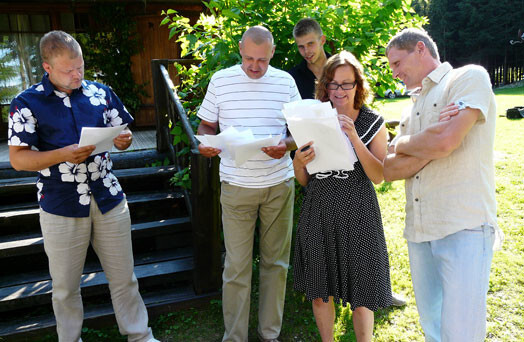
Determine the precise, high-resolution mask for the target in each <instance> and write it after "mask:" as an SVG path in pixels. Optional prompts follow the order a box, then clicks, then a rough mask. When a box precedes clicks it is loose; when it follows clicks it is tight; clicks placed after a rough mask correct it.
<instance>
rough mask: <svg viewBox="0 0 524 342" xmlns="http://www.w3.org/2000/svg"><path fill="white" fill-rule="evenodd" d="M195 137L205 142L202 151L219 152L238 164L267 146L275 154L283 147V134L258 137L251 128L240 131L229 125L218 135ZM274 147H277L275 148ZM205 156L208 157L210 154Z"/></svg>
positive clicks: (221, 156) (222, 156) (223, 156)
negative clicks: (281, 142) (281, 144)
mask: <svg viewBox="0 0 524 342" xmlns="http://www.w3.org/2000/svg"><path fill="white" fill-rule="evenodd" d="M195 137H196V138H197V139H198V140H199V141H200V142H201V143H202V144H204V147H203V148H202V149H201V151H204V152H206V153H209V154H210V155H211V154H213V153H216V152H219V153H218V155H219V156H220V158H224V159H229V160H234V161H235V165H236V166H240V165H242V164H244V163H245V162H246V161H248V160H249V159H252V158H253V157H255V156H256V155H257V154H258V153H261V151H263V150H264V149H265V148H269V149H270V151H271V153H274V155H277V154H276V153H277V152H274V151H278V150H279V149H280V148H281V146H279V145H280V144H279V141H280V139H281V135H277V136H274V137H273V136H271V135H270V136H268V137H266V138H261V139H256V138H255V137H254V136H253V133H252V132H251V130H250V129H247V130H244V131H238V130H237V129H235V127H228V128H227V129H225V130H224V131H222V132H221V133H220V134H217V135H211V134H206V135H196V136H195ZM272 147H276V148H274V149H273V148H272ZM284 148H285V144H284ZM199 149H200V147H199ZM284 153H285V151H284ZM215 155H216V154H213V155H211V156H215ZM268 155H269V154H268ZM204 156H206V157H207V156H208V155H204ZM270 156H271V155H270Z"/></svg>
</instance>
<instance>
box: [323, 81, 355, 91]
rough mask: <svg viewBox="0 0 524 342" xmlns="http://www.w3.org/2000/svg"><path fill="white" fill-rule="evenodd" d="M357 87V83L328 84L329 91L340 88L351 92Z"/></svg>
mask: <svg viewBox="0 0 524 342" xmlns="http://www.w3.org/2000/svg"><path fill="white" fill-rule="evenodd" d="M356 85H357V82H353V83H342V84H338V83H328V84H326V89H328V90H338V88H342V90H351V89H353V88H355V86H356Z"/></svg>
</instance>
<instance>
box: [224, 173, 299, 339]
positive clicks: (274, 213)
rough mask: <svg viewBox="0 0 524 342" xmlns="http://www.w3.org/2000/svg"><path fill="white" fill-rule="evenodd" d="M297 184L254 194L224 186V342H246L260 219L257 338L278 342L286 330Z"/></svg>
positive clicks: (251, 190)
mask: <svg viewBox="0 0 524 342" xmlns="http://www.w3.org/2000/svg"><path fill="white" fill-rule="evenodd" d="M294 195H295V183H294V180H293V179H291V180H288V181H286V182H283V183H281V184H278V185H275V186H272V187H268V188H263V189H251V188H242V187H238V186H233V185H230V184H227V183H222V193H221V196H220V202H221V204H222V223H223V226H224V240H225V245H226V261H225V265H224V273H223V276H222V279H223V286H222V309H223V313H224V326H225V332H224V337H223V341H234V342H246V341H247V340H248V322H249V306H250V295H251V273H252V263H253V241H254V234H255V224H256V221H257V218H259V219H260V226H259V231H260V239H259V241H260V298H259V310H258V334H259V335H260V336H261V337H263V338H266V339H271V338H277V337H278V335H279V334H280V328H281V326H282V314H283V311H284V298H285V292H286V277H287V270H288V266H289V253H290V244H291V228H292V224H293V199H294Z"/></svg>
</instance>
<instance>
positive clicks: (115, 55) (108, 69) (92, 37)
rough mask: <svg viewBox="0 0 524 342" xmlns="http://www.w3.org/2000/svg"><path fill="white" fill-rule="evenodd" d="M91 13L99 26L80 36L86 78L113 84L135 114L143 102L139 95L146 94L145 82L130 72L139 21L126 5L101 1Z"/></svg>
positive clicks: (125, 103) (119, 95)
mask: <svg viewBox="0 0 524 342" xmlns="http://www.w3.org/2000/svg"><path fill="white" fill-rule="evenodd" d="M91 14H92V16H93V18H95V20H96V26H94V27H91V28H90V29H89V31H88V33H87V35H79V36H77V38H78V40H79V42H80V44H81V45H82V46H83V53H84V58H85V62H86V66H87V67H88V69H87V70H86V78H91V79H95V80H98V81H101V82H102V83H105V84H107V85H109V86H111V88H113V90H114V91H115V93H116V94H117V95H118V97H119V98H120V99H121V100H122V102H123V103H124V105H126V107H127V109H128V110H129V111H130V113H131V114H135V113H136V112H138V110H139V108H140V105H141V100H140V95H142V96H147V94H146V93H145V90H144V85H143V84H136V83H135V81H134V80H133V75H132V73H131V69H132V66H131V56H133V55H134V54H136V53H138V52H139V51H140V49H141V45H140V40H139V37H138V34H137V30H136V23H135V22H134V21H132V20H129V14H128V13H127V12H126V9H125V6H124V5H115V4H111V3H98V4H95V5H93V7H92V12H91Z"/></svg>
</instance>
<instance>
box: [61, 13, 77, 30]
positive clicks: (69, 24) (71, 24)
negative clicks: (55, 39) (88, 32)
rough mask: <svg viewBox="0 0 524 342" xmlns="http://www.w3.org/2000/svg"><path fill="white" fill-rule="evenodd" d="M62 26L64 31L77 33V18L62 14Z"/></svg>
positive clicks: (71, 14)
mask: <svg viewBox="0 0 524 342" xmlns="http://www.w3.org/2000/svg"><path fill="white" fill-rule="evenodd" d="M60 24H61V25H62V30H63V31H66V32H75V17H74V16H73V13H60Z"/></svg>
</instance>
